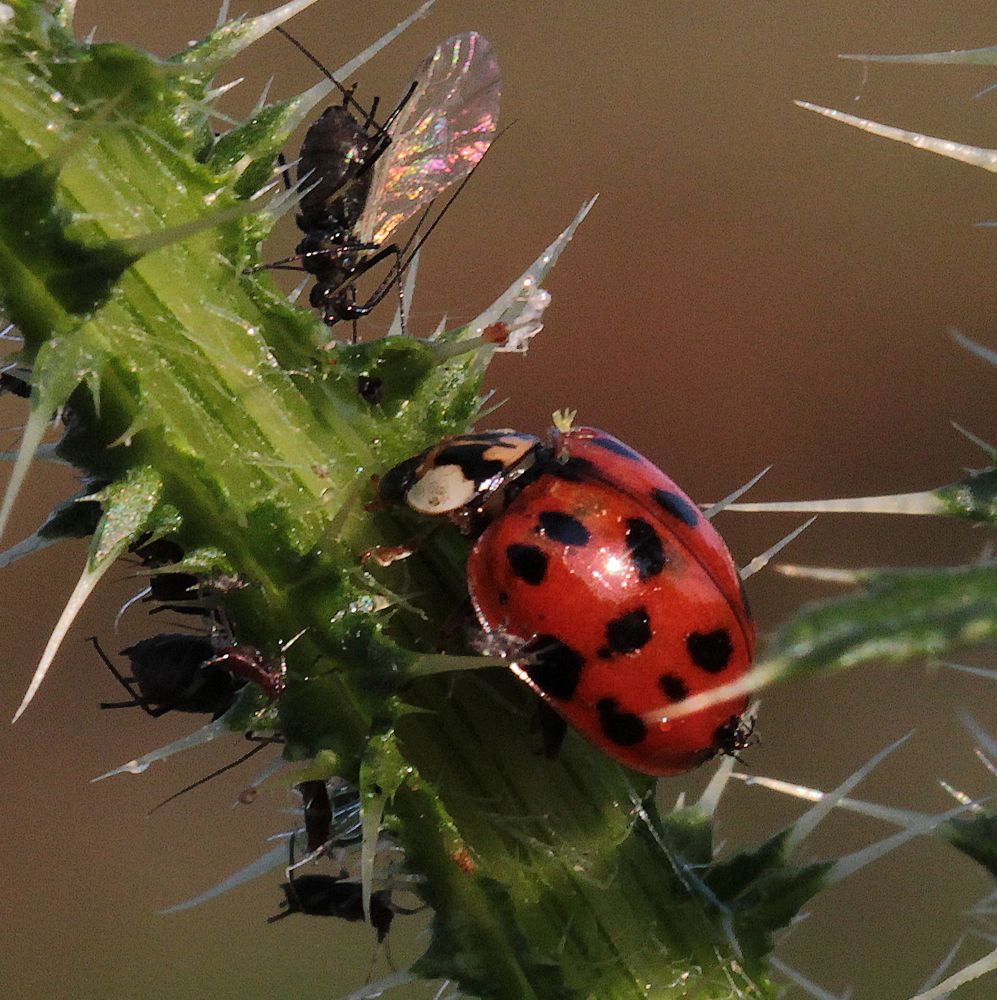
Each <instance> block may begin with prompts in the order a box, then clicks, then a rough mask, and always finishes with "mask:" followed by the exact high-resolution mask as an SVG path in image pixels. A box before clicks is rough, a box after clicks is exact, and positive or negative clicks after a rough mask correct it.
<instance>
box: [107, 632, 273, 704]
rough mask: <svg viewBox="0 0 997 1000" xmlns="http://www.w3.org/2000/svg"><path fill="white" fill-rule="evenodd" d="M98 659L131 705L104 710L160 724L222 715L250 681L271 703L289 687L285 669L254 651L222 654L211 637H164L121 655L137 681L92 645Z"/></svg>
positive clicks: (143, 642) (248, 648)
mask: <svg viewBox="0 0 997 1000" xmlns="http://www.w3.org/2000/svg"><path fill="white" fill-rule="evenodd" d="M91 642H92V643H93V645H94V648H95V649H96V650H97V653H98V655H99V656H100V658H101V659H102V660H103V661H104V663H105V664H106V665H107V668H108V669H109V670H110V671H111V673H112V674H114V676H115V677H116V678H117V680H118V682H119V683H120V684H121V686H122V687H123V688H124V689H125V690H126V691H127V692H128V694H129V695H130V696H131V700H130V701H114V702H101V706H100V707H101V708H135V707H138V708H141V709H142V710H143V711H144V712H146V713H147V714H148V715H151V716H153V717H154V718H158V717H159V716H160V715H165V714H166V713H167V712H191V713H194V714H201V713H204V714H210V715H211V717H212V718H213V719H217V718H218V717H219V716H221V715H223V714H224V713H225V712H226V711H227V710H228V709H229V708H230V707H231V706H232V704H233V702H234V701H235V698H236V695H238V693H239V691H240V690H241V689H242V688H243V687H244V686H245V684H246V683H247V682H248V681H253V682H255V683H256V684H258V685H259V686H260V687H261V688H262V689H263V690H264V692H265V693H266V695H267V697H269V698H271V699H276V698H279V697H280V695H281V693H282V692H283V687H284V671H283V665H281V666H280V667H275V666H274V665H273V664H271V663H269V662H268V661H267V660H266V659H265V658H264V656H263V654H262V653H261V652H260V651H259V650H258V649H255V648H254V647H252V646H226V647H224V648H222V649H218V648H217V647H216V645H215V644H214V643H213V642H212V640H211V639H210V638H208V637H207V636H200V635H191V634H188V633H183V632H179V633H169V632H164V633H162V634H160V635H154V636H152V637H151V638H149V639H142V640H140V641H139V642H137V643H135V645H133V646H129V647H128V648H127V649H123V650H122V651H121V655H122V656H126V657H128V660H129V663H130V664H131V671H132V676H131V677H126V676H125V675H124V674H122V673H121V671H120V670H118V668H117V667H116V666H115V665H114V663H113V662H112V661H111V659H110V658H109V657H108V656H107V654H106V653H105V652H104V651H103V649H101V647H100V644H99V643H98V642H97V640H96V639H95V638H92V639H91Z"/></svg>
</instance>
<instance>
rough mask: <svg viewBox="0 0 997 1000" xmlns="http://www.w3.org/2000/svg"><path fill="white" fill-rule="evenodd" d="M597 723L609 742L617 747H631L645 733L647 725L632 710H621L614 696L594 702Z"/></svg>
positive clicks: (642, 737) (641, 738)
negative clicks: (597, 714) (597, 718)
mask: <svg viewBox="0 0 997 1000" xmlns="http://www.w3.org/2000/svg"><path fill="white" fill-rule="evenodd" d="M595 710H596V711H597V712H598V713H599V725H600V726H602V731H603V733H604V734H605V736H606V739H608V740H609V741H610V742H612V743H615V744H616V745H617V746H619V747H632V746H634V745H635V744H637V743H640V742H641V741H642V740H643V739H644V737H645V736H646V735H647V726H645V725H644V723H643V722H642V721H641V720H640V718H639V716H636V715H634V714H633V713H632V712H621V711H620V705H619V702H618V701H617V700H616V699H615V698H602V699H601V700H600V701H597V702H596V705H595Z"/></svg>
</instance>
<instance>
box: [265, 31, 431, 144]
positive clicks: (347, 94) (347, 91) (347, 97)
mask: <svg viewBox="0 0 997 1000" xmlns="http://www.w3.org/2000/svg"><path fill="white" fill-rule="evenodd" d="M274 31H276V32H277V34H279V35H283V36H284V37H285V38H286V39H287V40H288V41H289V42H290V43H291V44H292V45H293V46H294V47H295V48H296V49H297V50H298V51H299V52H300V53H301V54H302V55H303V56H304V57H305V58H306V59H307V60H308V61H309V62H310V63H311V64H312V65H313V66H315V67H316V68H317V69H318V70H319V72H320V73H321V74H322V75H323V76H324V77H325V78H326V79H327V80H330V81H331V82H332V83H333V84H334V85H335V86H336V88H337V89H338V90H339V92H340V93H341V94H342V95H343V100H344V101H345V102H346V103H347V104H349V105H352V106H353V107H354V108H355V109H356V110H357V111H359V112H360V114H362V115H363V116H364V118H365V119H366V120H367V121H368V122H369V123H370V124H372V125H374V126H375V127H376V128H377V131H378V132H381V133H383V132H385V131H387V128H388V123H387V122H385V124H384V125H378V124H377V122H375V121H374V109H375V108H376V107H377V101H376V100H375V102H374V105H373V106H372V107H371V109H370V111H368V110H367V109H366V108H365V107H364V106H363V105H362V104H361V103H360V102H359V101H358V100H356V98H355V97H354V96H353V91H354V90H356V86H355V85H354V86H353V87H347V86H345V85H344V84H342V83H340V82H339V80H337V79H336V78H335V77H334V76H333V75H332V73H330V72H329V70H328V69H327V68H326V67H325V66H324V65H323V64H322V61H321V60H320V59H319V58H318V56H316V55H314V54H313V53H312V52H310V51H309V50H308V49H307V48H305V46H304V44H303V43H301V42H299V41H298V39H297V38H295V37H294V35H292V34H291V33H290V32H289V31H288V30H287V29H285V28H282V27H281V26H280V25H277V27H276V28H274ZM414 89H415V84H413V85H412V88H411V89H410V90H409V92H408V95H407V96H406V97H405V99H404V100H406V101H407V100H408V98H409V97H411V96H412V90H414ZM403 103H404V102H403ZM400 110H401V108H400V107H398V108H396V109H395V110H394V112H392V115H391V119H394V117H395V116H396V115H397V114H398V112H399V111H400Z"/></svg>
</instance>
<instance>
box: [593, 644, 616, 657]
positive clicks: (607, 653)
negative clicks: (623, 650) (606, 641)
mask: <svg viewBox="0 0 997 1000" xmlns="http://www.w3.org/2000/svg"><path fill="white" fill-rule="evenodd" d="M595 655H596V656H598V657H599V659H600V660H611V659H612V658H613V651H612V650H611V649H610V648H609V646H600V647H599V648H598V649H597V650H596V653H595Z"/></svg>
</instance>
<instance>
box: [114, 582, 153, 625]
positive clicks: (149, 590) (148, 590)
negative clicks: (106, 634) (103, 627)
mask: <svg viewBox="0 0 997 1000" xmlns="http://www.w3.org/2000/svg"><path fill="white" fill-rule="evenodd" d="M151 593H152V587H151V586H149V587H143V588H142V589H141V590H140V591H139V592H138V593H137V594H135V595H134V597H129V598H128V600H127V601H125V603H124V604H122V605H121V607H120V608H119V609H118V613H117V614H116V615H115V616H114V631H115V632H117V631H118V626H119V625H120V624H121V619H122V618H123V617H124V614H125V612H126V611H127V610H128V609H129V608H130V607H131V606H132V605H133V604H135V603H137V602H138V601H141V600H142V598H143V597H148V596H149V594H151Z"/></svg>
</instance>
